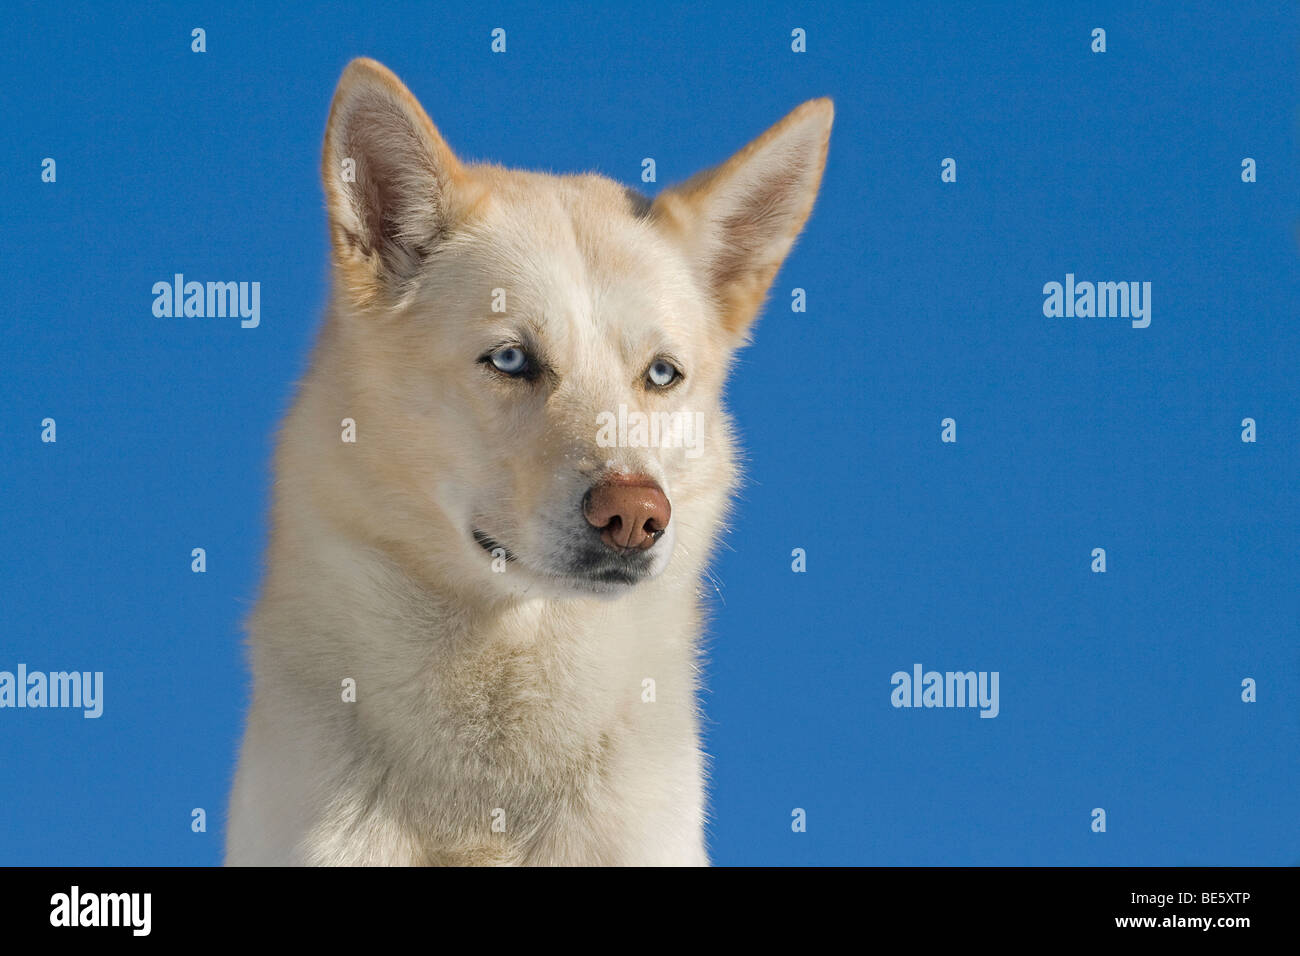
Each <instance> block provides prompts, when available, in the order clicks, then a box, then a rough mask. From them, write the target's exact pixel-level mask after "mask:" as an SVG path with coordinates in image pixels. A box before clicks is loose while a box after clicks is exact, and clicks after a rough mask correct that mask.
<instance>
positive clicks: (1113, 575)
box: [0, 2, 1300, 865]
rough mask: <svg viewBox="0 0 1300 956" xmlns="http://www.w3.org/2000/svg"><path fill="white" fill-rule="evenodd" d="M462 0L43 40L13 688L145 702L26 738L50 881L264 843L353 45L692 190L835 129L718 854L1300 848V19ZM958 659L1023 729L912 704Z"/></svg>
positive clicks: (1082, 10) (0, 350)
mask: <svg viewBox="0 0 1300 956" xmlns="http://www.w3.org/2000/svg"><path fill="white" fill-rule="evenodd" d="M441 6H442V5H434V4H429V3H418V4H410V5H409V7H407V8H399V7H390V6H386V5H383V4H379V3H367V4H350V5H346V6H335V7H319V8H312V9H299V8H298V6H297V5H294V6H293V7H291V8H289V9H286V10H284V11H269V12H268V11H258V10H256V9H255V8H251V7H238V6H236V7H228V5H226V4H210V5H203V6H197V7H193V8H188V9H187V8H183V7H176V8H169V9H159V8H152V7H151V8H149V9H145V10H132V9H127V8H121V9H113V8H111V7H110V5H108V4H96V5H93V6H75V5H67V4H57V5H55V4H42V5H40V6H35V7H30V8H22V7H19V8H14V9H9V10H7V17H8V19H9V22H8V23H7V24H6V28H5V30H4V31H3V36H2V37H0V62H3V63H5V64H6V67H5V73H6V76H5V82H4V83H3V84H0V105H2V107H3V108H2V111H0V115H3V117H4V122H3V134H0V146H2V149H0V154H2V159H3V186H4V194H3V197H2V198H3V205H2V206H0V209H2V210H3V211H2V212H0V215H2V216H3V220H4V221H3V229H0V257H2V260H3V263H4V265H3V270H4V271H3V274H4V279H5V289H4V295H3V297H0V316H2V320H0V321H2V327H0V354H2V355H3V366H2V369H3V372H2V374H0V399H2V402H0V429H2V433H0V441H2V444H0V448H2V449H3V467H2V470H0V490H2V493H3V499H4V505H3V512H2V514H3V525H2V528H0V535H2V536H0V669H7V670H13V669H14V667H15V665H16V664H17V663H18V662H20V661H21V662H24V663H26V664H27V665H28V667H29V668H31V669H39V670H62V669H77V670H102V671H104V672H105V683H106V694H105V697H106V701H105V707H106V709H105V714H104V716H103V717H102V718H100V719H99V720H85V719H83V718H82V717H81V715H80V713H79V712H76V711H59V710H44V711H33V710H22V711H18V710H5V711H0V863H6V864H15V863H38V864H45V863H50V864H55V863H57V864H115V863H121V864H173V863H175V864H213V863H217V862H219V860H220V859H221V851H222V840H223V835H224V834H223V830H224V817H225V804H226V797H227V791H228V787H229V784H230V780H231V775H232V772H233V768H234V763H235V757H236V751H237V745H238V739H239V735H240V732H241V721H242V718H243V713H244V709H245V706H246V703H247V688H248V675H247V673H246V670H245V668H244V662H243V650H242V634H241V630H240V622H241V620H242V618H243V617H244V615H245V614H246V613H247V611H248V609H249V606H250V602H251V600H252V598H253V597H254V596H255V594H256V588H257V582H258V576H259V565H260V561H261V551H262V547H263V544H264V541H265V517H266V509H267V506H268V482H269V471H268V466H269V460H268V459H269V454H270V449H271V440H272V433H273V429H274V427H275V425H276V423H277V421H278V419H279V418H280V416H281V414H282V413H283V411H284V410H285V408H286V406H287V402H288V400H289V397H290V395H291V388H292V383H293V382H294V380H295V379H296V378H297V376H298V375H299V374H300V373H301V372H302V370H303V367H304V362H305V360H306V352H307V349H308V347H309V344H310V343H311V340H312V337H313V334H314V331H315V329H316V328H317V325H318V320H319V315H320V311H321V307H322V304H323V302H324V298H325V291H326V265H327V258H326V254H327V248H326V232H325V218H324V211H323V200H322V195H321V190H320V185H319V176H318V162H319V152H320V143H321V138H322V135H323V131H324V121H325V116H326V110H327V107H328V104H329V100H330V97H331V95H332V93H333V87H334V84H335V82H336V81H337V79H338V76H339V74H340V72H341V70H342V69H343V66H344V65H345V63H346V62H347V61H348V59H350V58H351V57H352V56H355V55H368V56H372V57H375V58H377V59H379V60H381V61H383V62H384V63H386V64H387V65H389V66H390V67H392V68H393V69H394V70H395V71H396V72H397V73H398V74H399V75H400V76H401V77H402V78H403V79H404V80H405V81H406V83H407V84H408V85H409V86H410V87H411V89H412V90H413V91H414V92H415V94H416V95H417V96H418V97H419V98H420V99H421V101H422V102H423V103H424V104H425V106H426V108H427V109H428V111H429V113H430V115H431V116H432V117H433V119H434V121H435V122H436V123H437V124H438V126H439V128H440V129H441V130H442V132H443V134H444V135H445V136H446V137H447V139H448V141H449V142H450V143H451V144H452V146H453V148H455V149H456V150H457V151H458V152H459V153H461V155H463V156H465V157H468V158H476V159H490V160H494V161H499V162H501V163H504V164H506V165H510V166H519V167H525V168H536V169H551V170H556V171H581V170H586V169H592V170H596V171H599V172H603V173H605V174H606V175H608V176H610V177H612V178H614V179H616V180H619V181H621V182H624V183H627V184H630V185H633V186H636V187H637V188H643V189H645V188H648V189H650V190H655V189H657V188H659V186H655V185H650V186H648V187H643V186H642V185H641V184H640V182H639V177H640V161H641V159H642V158H643V157H645V156H653V157H655V159H656V160H657V163H658V173H659V180H660V185H664V184H667V183H669V182H672V181H675V180H678V179H681V178H684V177H686V176H688V175H689V174H691V173H693V172H695V171H696V170H698V169H700V168H703V167H705V166H707V165H711V164H713V163H716V162H719V161H721V160H722V159H724V158H726V157H727V156H728V155H730V154H731V153H732V152H733V151H734V150H736V149H738V148H739V147H740V146H742V145H743V144H744V143H745V142H747V141H748V140H749V139H750V138H752V137H754V136H756V135H757V134H759V133H760V132H762V131H763V130H764V129H765V128H766V127H767V126H769V125H770V124H772V123H774V122H775V121H776V120H778V119H779V118H780V117H781V116H782V115H784V114H785V113H786V112H787V111H788V110H789V109H791V108H792V107H794V106H795V105H796V104H797V103H799V102H801V101H803V100H805V99H807V98H810V97H813V96H819V95H829V96H832V97H833V98H834V99H835V102H836V109H837V115H836V125H835V131H834V134H833V136H832V141H831V150H830V160H829V164H828V166H827V170H826V176H825V182H824V186H823V190H822V195H821V198H820V200H819V203H818V206H817V209H816V211H815V213H814V215H813V217H812V219H811V221H810V222H809V225H808V228H807V231H806V233H805V234H804V236H803V238H802V240H801V241H800V243H799V245H798V246H797V247H796V250H795V252H794V254H793V255H792V256H791V258H790V259H789V261H788V262H787V264H786V267H785V268H784V270H783V271H782V273H781V275H780V277H778V279H777V282H776V285H775V287H774V290H773V298H772V300H771V302H770V304H769V306H768V308H767V310H766V312H765V315H764V318H763V319H762V320H761V321H760V323H759V326H758V331H757V335H756V339H755V344H754V345H753V347H752V348H750V349H749V350H747V351H746V352H745V353H744V354H743V359H742V361H741V362H740V363H739V364H738V367H737V370H736V373H735V375H734V377H733V380H732V383H731V386H730V401H731V405H732V407H733V409H734V411H735V413H736V417H737V418H738V420H739V422H740V424H741V428H742V432H743V436H744V442H745V446H746V451H747V458H748V462H747V472H748V476H749V480H748V484H747V486H746V488H745V490H744V493H743V499H742V501H741V503H740V507H739V509H738V511H737V520H736V522H735V525H734V527H733V528H732V530H731V532H730V535H729V537H728V539H727V543H728V548H726V549H724V550H723V551H722V552H721V556H720V559H719V561H718V563H717V567H716V575H717V577H718V578H719V579H720V580H721V582H723V587H722V590H721V595H720V596H718V597H716V598H715V605H716V606H715V615H714V624H713V626H712V628H711V633H710V648H711V660H710V665H709V668H708V674H707V691H706V696H705V700H704V707H705V711H706V713H707V715H708V725H707V746H708V750H709V752H710V753H711V754H712V755H713V778H712V805H713V820H712V823H711V825H710V846H711V852H712V855H713V858H714V860H715V861H716V862H718V863H723V864H762V863H776V864H805V863H813V864H823V863H839V864H855V863H878V864H941V863H956V864H1022V863H1027V864H1049V865H1057V864H1085V865H1092V864H1139V865H1147V864H1296V863H1300V827H1298V825H1297V821H1298V820H1300V721H1298V719H1297V718H1298V717H1300V704H1298V703H1297V700H1298V698H1300V649H1298V648H1300V642H1298V641H1297V636H1298V615H1297V610H1298V609H1297V581H1298V579H1300V575H1298V572H1300V556H1298V554H1297V542H1298V541H1300V535H1298V532H1300V527H1297V525H1298V519H1297V507H1296V501H1295V496H1296V491H1297V485H1298V482H1297V476H1298V474H1300V468H1298V467H1297V466H1298V465H1300V455H1298V454H1297V450H1296V449H1297V437H1298V436H1297V422H1298V421H1300V400H1298V398H1297V367H1298V364H1297V355H1298V354H1300V353H1298V352H1297V346H1298V345H1300V331H1298V330H1297V323H1296V317H1297V306H1296V303H1297V302H1298V301H1300V288H1298V286H1300V276H1298V270H1297V258H1296V256H1297V235H1298V223H1300V195H1298V190H1297V185H1296V171H1297V151H1296V140H1297V136H1296V133H1297V110H1296V103H1297V99H1298V98H1297V96H1296V89H1297V79H1298V78H1300V64H1298V58H1297V49H1298V43H1300V31H1298V30H1297V26H1298V17H1297V14H1296V13H1295V8H1294V7H1292V6H1291V5H1289V4H1276V5H1271V4H1249V5H1247V6H1246V7H1238V8H1232V9H1231V12H1230V13H1229V15H1226V16H1225V15H1223V13H1222V12H1219V11H1222V10H1223V9H1224V8H1223V5H1222V4H1187V3H1169V4H1165V5H1162V6H1160V7H1158V8H1152V7H1151V6H1150V5H1147V4H1143V5H1141V6H1142V7H1143V12H1141V13H1135V12H1132V10H1131V9H1130V10H1126V9H1124V8H1122V7H1120V6H1113V5H1108V4H1068V5H1067V4H1062V5H1060V8H1059V9H1054V8H1053V5H1051V4H1041V3H1030V2H1026V3H1024V4H1020V5H1015V6H1011V5H1007V6H993V5H989V4H962V5H957V4H952V5H948V6H936V5H933V4H925V5H920V4H901V5H898V6H899V7H901V9H898V8H889V7H885V6H883V5H882V6H880V7H879V8H877V9H872V10H869V11H868V10H866V9H865V5H858V4H852V5H849V4H844V5H840V6H839V7H838V8H832V7H827V6H823V5H817V7H816V8H815V9H814V8H813V7H812V6H811V5H809V6H794V7H786V8H781V7H778V6H775V5H766V6H763V7H762V8H761V9H755V8H754V7H752V6H751V5H736V6H732V7H728V8H723V7H720V6H717V5H710V6H709V8H707V9H705V8H703V7H701V6H699V5H696V4H685V5H682V6H679V7H672V8H669V7H658V6H655V5H653V4H637V5H635V6H634V7H629V8H628V9H627V10H625V11H623V12H611V11H604V10H600V9H598V8H595V7H593V8H591V9H587V8H581V7H578V6H571V5H568V4H551V5H547V6H548V9H545V10H530V9H528V8H527V7H530V6H532V5H520V6H518V7H515V6H513V5H508V4H491V3H489V4H486V5H480V4H455V5H446V6H445V7H443V8H441V9H440V8H439V7H441ZM1216 8H1217V9H1216ZM196 26H201V27H203V28H205V29H206V30H207V45H208V52H207V53H204V54H195V53H192V52H190V30H191V28H192V27H196ZM497 26H502V27H505V28H506V29H507V31H508V52H507V53H506V54H505V55H493V54H491V53H490V52H489V33H490V31H491V29H492V28H493V27H497ZM1097 26H1101V27H1104V28H1105V29H1106V30H1107V34H1108V51H1107V52H1106V53H1105V54H1103V55H1098V54H1094V53H1092V52H1091V51H1090V33H1091V30H1092V28H1093V27H1097ZM794 27H803V28H805V29H806V30H807V32H808V52H807V53H806V54H802V55H796V54H794V53H792V52H791V51H790V30H791V29H792V28H794ZM46 156H50V157H54V158H55V159H56V161H57V163H58V167H57V169H58V181H57V183H54V184H45V183H42V182H41V180H40V171H41V170H40V164H41V160H42V159H43V158H44V157H46ZM948 156H951V157H954V158H955V159H956V160H957V162H958V181H957V182H956V183H955V184H944V183H941V182H940V178H939V177H940V161H941V160H942V159H943V158H944V157H948ZM1246 156H1250V157H1253V158H1254V159H1255V160H1256V161H1257V163H1258V167H1259V181H1258V182H1257V183H1254V184H1245V183H1242V182H1241V178H1240V163H1241V160H1242V158H1243V157H1246ZM175 272H183V273H185V274H186V275H187V276H191V277H193V278H196V279H222V280H225V279H241V280H257V281H260V282H261V284H262V321H261V327H260V328H257V329H254V330H244V329H241V328H240V327H239V323H238V321H237V320H231V319H212V320H207V319H185V320H174V319H156V318H154V316H153V315H152V311H151V307H152V301H153V296H152V293H151V287H152V285H153V283H154V282H155V281H158V280H166V281H169V280H170V277H171V276H172V274H173V273H175ZM1067 272H1073V273H1075V274H1076V276H1077V277H1078V278H1079V279H1080V280H1084V279H1087V280H1094V281H1096V280H1138V281H1150V282H1151V283H1152V285H1153V292H1152V305H1153V313H1152V322H1151V326H1150V328H1148V329H1143V330H1139V329H1133V328H1131V327H1130V326H1129V323H1128V322H1127V321H1125V320H1122V319H1047V318H1044V316H1043V314H1042V302H1043V294H1042V291H1041V290H1042V286H1043V284H1044V283H1045V282H1049V281H1057V282H1063V281H1064V278H1065V274H1066V273H1067ZM795 286H799V287H803V288H805V289H807V290H808V311H807V313H806V314H794V313H792V312H791V311H790V308H789V304H788V303H789V301H790V289H791V288H793V287H795ZM46 416H51V417H53V418H55V419H56V420H57V422H58V442H57V444H52V445H51V444H43V443H42V442H41V441H40V422H41V419H43V418H44V417H46ZM949 416H951V417H953V418H955V419H956V420H957V422H958V439H959V440H958V443H957V444H955V445H950V444H943V443H941V442H940V440H939V435H940V424H939V423H940V420H941V419H943V418H945V417H949ZM1247 416H1249V417H1253V418H1255V419H1256V420H1257V421H1258V423H1259V441H1258V443H1256V444H1244V443H1242V441H1241V440H1240V431H1241V427H1240V422H1241V420H1242V419H1243V418H1244V417H1247ZM193 547H204V548H206V549H207V553H208V571H207V573H206V574H202V575H200V574H193V573H191V571H190V549H191V548H193ZM795 547H803V548H805V549H807V552H808V570H807V573H805V574H794V573H792V572H791V568H790V552H791V549H792V548H795ZM1094 547H1104V548H1105V549H1106V551H1107V555H1108V568H1109V570H1108V572H1107V573H1106V574H1104V575H1102V574H1094V573H1091V571H1090V569H1089V565H1090V560H1091V559H1090V552H1091V550H1092V549H1093V548H1094ZM916 662H920V663H922V664H923V665H924V666H925V667H926V669H930V668H934V669H938V670H964V669H973V670H988V671H992V670H996V671H999V672H1000V674H1001V715H1000V716H999V717H998V718H997V719H994V720H988V719H979V718H978V716H977V713H976V711H974V710H896V709H894V708H893V707H891V706H890V702H889V697H890V691H891V685H890V675H891V674H892V673H894V672H895V671H897V670H908V671H910V669H911V666H912V664H913V663H916ZM1245 677H1253V678H1255V679H1256V680H1257V681H1258V684H1259V692H1258V693H1259V700H1258V702H1257V703H1254V704H1246V703H1243V702H1242V701H1241V700H1240V693H1241V687H1240V684H1241V680H1242V679H1243V678H1245ZM194 807H203V808H205V809H206V810H207V812H208V824H209V825H208V831H207V832H206V833H203V834H195V833H192V832H191V830H190V811H191V809H192V808H194ZM794 807H802V808H804V809H805V810H806V811H807V813H808V831H807V832H806V833H803V834H796V833H793V832H791V827H790V814H791V810H792V808H794ZM1094 807H1104V808H1105V809H1106V811H1107V813H1108V815H1109V819H1108V832H1106V833H1105V834H1096V833H1093V832H1091V830H1090V822H1091V817H1090V812H1091V810H1092V808H1094Z"/></svg>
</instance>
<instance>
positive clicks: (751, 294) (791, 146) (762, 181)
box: [652, 99, 835, 336]
mask: <svg viewBox="0 0 1300 956" xmlns="http://www.w3.org/2000/svg"><path fill="white" fill-rule="evenodd" d="M834 116H835V109H834V107H833V106H832V104H831V101H830V100H829V99H818V100H809V101H808V102H807V103H804V104H803V105H801V106H799V107H797V108H795V110H794V111H793V112H791V113H790V115H788V116H787V117H786V118H785V119H783V120H781V122H779V123H777V124H776V125H775V126H773V127H772V128H771V129H769V130H768V131H767V132H766V133H764V134H763V135H762V136H760V137H759V138H758V139H756V140H754V141H753V142H752V143H750V144H749V145H748V146H746V147H745V148H744V149H742V150H741V151H740V152H738V153H737V154H736V155H735V156H733V157H731V159H729V160H727V161H726V162H725V163H723V164H722V165H721V166H718V167H715V168H714V169H710V170H708V171H706V172H703V173H700V174H699V175H697V176H695V177H693V178H692V179H689V180H687V181H686V182H685V183H682V184H681V185H680V186H675V187H673V188H671V189H669V190H666V191H665V192H663V193H662V194H660V195H659V196H658V197H657V198H656V199H655V202H654V205H653V206H652V214H653V215H655V216H656V217H657V218H658V219H659V220H660V221H661V222H663V223H664V224H665V225H666V226H667V227H668V228H669V229H671V230H673V231H674V232H676V233H678V234H679V237H680V239H681V241H682V242H683V243H685V245H686V248H687V252H688V255H689V256H690V258H691V260H692V261H693V262H694V263H696V265H697V268H699V269H700V270H701V279H702V281H703V282H704V283H705V285H706V286H707V287H708V289H709V290H710V292H711V294H712V295H713V296H714V298H715V300H716V302H717V304H718V307H719V309H720V311H721V314H722V318H723V322H724V324H725V325H726V328H727V330H728V331H729V332H731V333H732V334H734V335H737V336H741V335H743V334H744V333H745V331H746V330H747V328H748V327H749V324H750V322H752V321H753V319H754V316H755V315H756V314H757V313H758V310H759V307H760V306H761V305H762V304H763V299H764V297H765V296H766V294H767V290H768V287H769V286H770V285H771V284H772V279H773V278H775V276H776V272H777V270H778V269H779V268H780V267H781V263H782V262H783V261H784V260H785V257H786V255H787V254H788V253H789V252H790V247H791V246H792V245H793V244H794V240H795V237H796V236H798V235H799V232H800V230H802V229H803V225H804V223H805V222H806V221H807V219H808V214H809V213H810V212H812V207H813V200H814V199H816V198H817V189H818V187H819V186H820V185H821V179H822V170H823V169H824V168H825V166H826V150H827V148H828V146H829V144H830V135H831V121H832V120H833V119H834Z"/></svg>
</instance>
